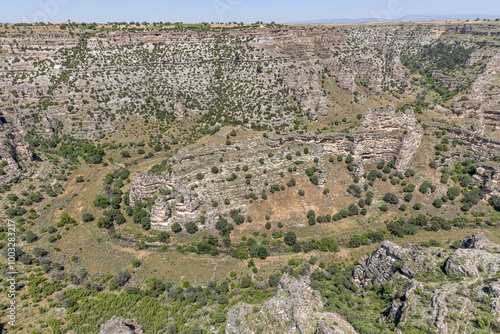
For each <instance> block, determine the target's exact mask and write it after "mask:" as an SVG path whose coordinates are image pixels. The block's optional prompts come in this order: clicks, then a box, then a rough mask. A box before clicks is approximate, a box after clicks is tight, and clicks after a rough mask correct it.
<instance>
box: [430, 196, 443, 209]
mask: <svg viewBox="0 0 500 334" xmlns="http://www.w3.org/2000/svg"><path fill="white" fill-rule="evenodd" d="M443 203H444V202H443V200H442V199H441V198H437V199H435V200H434V202H433V203H432V205H434V207H436V208H438V209H439V208H441V206H443Z"/></svg>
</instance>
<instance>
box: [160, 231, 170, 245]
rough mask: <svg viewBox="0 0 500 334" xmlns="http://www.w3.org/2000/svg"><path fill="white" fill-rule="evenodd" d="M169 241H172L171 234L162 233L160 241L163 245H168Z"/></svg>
mask: <svg viewBox="0 0 500 334" xmlns="http://www.w3.org/2000/svg"><path fill="white" fill-rule="evenodd" d="M168 239H170V234H169V233H167V232H165V231H162V232H160V234H159V235H158V240H159V241H161V242H163V243H166V242H167V241H168Z"/></svg>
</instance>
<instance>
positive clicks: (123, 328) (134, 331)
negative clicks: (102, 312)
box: [99, 316, 144, 334]
mask: <svg viewBox="0 0 500 334" xmlns="http://www.w3.org/2000/svg"><path fill="white" fill-rule="evenodd" d="M143 333H144V331H143V330H142V329H141V327H140V326H139V324H138V323H137V322H136V321H135V320H129V319H124V318H122V317H116V316H114V317H112V318H111V319H110V320H108V321H107V322H106V323H104V324H102V325H101V330H100V331H99V334H143Z"/></svg>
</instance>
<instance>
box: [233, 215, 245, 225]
mask: <svg viewBox="0 0 500 334" xmlns="http://www.w3.org/2000/svg"><path fill="white" fill-rule="evenodd" d="M244 222H245V216H243V215H240V214H237V215H236V216H235V217H234V223H235V224H236V225H241V224H243V223H244Z"/></svg>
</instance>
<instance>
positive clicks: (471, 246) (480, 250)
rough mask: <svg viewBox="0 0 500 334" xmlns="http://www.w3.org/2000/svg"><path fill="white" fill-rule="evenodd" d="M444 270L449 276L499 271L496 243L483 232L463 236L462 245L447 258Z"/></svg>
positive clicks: (499, 263)
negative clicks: (466, 236)
mask: <svg viewBox="0 0 500 334" xmlns="http://www.w3.org/2000/svg"><path fill="white" fill-rule="evenodd" d="M495 248H496V249H495ZM444 271H445V273H446V274H447V275H450V276H469V277H477V276H479V275H487V276H492V275H495V274H496V273H498V272H500V252H499V248H498V245H495V244H493V243H491V242H490V241H489V240H488V239H487V238H486V237H485V236H484V234H483V233H481V232H478V233H475V234H474V235H472V237H470V238H465V239H464V242H463V244H462V247H461V248H460V249H457V250H456V251H455V253H453V255H452V256H450V257H449V258H448V260H447V261H446V264H445V266H444Z"/></svg>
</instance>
